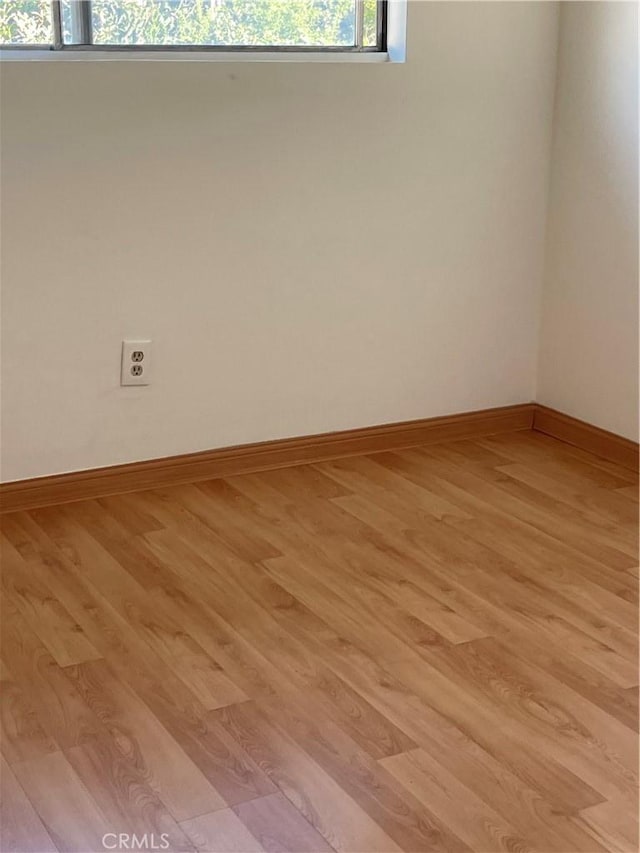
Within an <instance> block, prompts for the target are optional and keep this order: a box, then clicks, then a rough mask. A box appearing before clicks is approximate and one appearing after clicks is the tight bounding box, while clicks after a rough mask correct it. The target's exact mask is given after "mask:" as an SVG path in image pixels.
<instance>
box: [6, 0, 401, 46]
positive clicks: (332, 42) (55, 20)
mask: <svg viewBox="0 0 640 853" xmlns="http://www.w3.org/2000/svg"><path fill="white" fill-rule="evenodd" d="M386 7H387V3H386V0H53V2H50V0H0V44H1V45H2V47H3V48H7V47H8V48H17V47H19V48H23V49H24V48H37V47H39V48H41V49H42V48H48V49H50V50H60V51H79V50H102V51H108V50H113V49H118V50H133V51H135V50H140V49H144V50H147V51H148V50H224V51H232V50H233V51H235V50H240V51H242V50H245V51H251V50H254V51H255V50H262V51H269V50H274V51H275V50H296V51H344V52H349V51H356V52H363V51H374V52H375V51H378V52H381V51H385V50H386V12H387V8H386Z"/></svg>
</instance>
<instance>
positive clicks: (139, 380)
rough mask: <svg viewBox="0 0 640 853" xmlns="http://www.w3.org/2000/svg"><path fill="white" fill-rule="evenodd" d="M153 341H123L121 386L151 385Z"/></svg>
mask: <svg viewBox="0 0 640 853" xmlns="http://www.w3.org/2000/svg"><path fill="white" fill-rule="evenodd" d="M150 381H151V341H122V366H121V369H120V384H121V385H149V383H150Z"/></svg>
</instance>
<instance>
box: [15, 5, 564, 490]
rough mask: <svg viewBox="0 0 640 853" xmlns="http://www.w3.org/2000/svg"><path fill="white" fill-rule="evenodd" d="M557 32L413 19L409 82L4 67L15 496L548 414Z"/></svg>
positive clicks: (157, 68) (371, 74)
mask: <svg viewBox="0 0 640 853" xmlns="http://www.w3.org/2000/svg"><path fill="white" fill-rule="evenodd" d="M556 27H557V8H556V5H555V4H549V3H535V2H534V3H511V2H506V3H471V4H466V3H426V2H419V3H418V2H414V3H411V4H410V10H409V61H408V63H407V64H406V65H395V66H394V65H392V66H389V65H344V64H343V65H319V64H315V65H311V64H229V65H227V64H216V63H213V64H197V63H194V64H175V63H164V64H163V63H147V64H143V63H139V64H135V63H130V64H126V63H122V64H120V63H118V64H114V63H105V64H98V63H86V64H81V65H79V64H72V63H68V64H67V63H57V64H52V63H42V64H37V63H21V64H17V63H14V64H7V65H5V67H4V68H3V70H2V118H3V122H2V125H3V128H2V129H3V137H2V166H3V187H2V202H3V214H4V222H3V234H2V236H3V249H4V251H3V258H2V261H3V268H2V279H3V280H2V284H3V320H4V336H3V350H4V353H3V354H4V366H3V371H4V381H3V396H2V402H3V429H2V450H3V479H4V480H13V479H21V478H26V477H33V476H37V475H43V474H51V473H56V472H62V471H69V470H77V469H82V468H90V467H94V466H100V465H110V464H115V463H119V462H126V461H130V460H138V459H144V458H152V457H157V456H163V455H168V454H173V453H183V452H189V451H195V450H201V449H207V448H213V447H217V446H224V445H231V444H238V443H242V442H250V441H256V440H263V439H271V438H275V437H283V436H290V435H301V434H308V433H316V432H321V431H325V430H339V429H345V428H349V427H357V426H365V425H368V424H377V423H384V422H390V421H399V420H404V419H408V418H420V417H428V416H434V415H441V414H445V413H451V412H456V411H466V410H471V409H480V408H484V407H488V406H499V405H506V404H510V403H519V402H524V401H528V400H531V399H532V397H533V396H534V389H535V372H536V334H537V311H538V304H539V289H540V283H541V278H542V259H543V251H542V249H543V243H544V223H545V208H546V201H547V199H546V187H547V184H548V180H547V171H548V157H549V149H550V139H551V113H552V103H553V85H554V71H555V51H556ZM147 336H148V337H151V338H153V341H154V347H155V352H154V357H155V380H154V383H153V385H152V386H150V387H149V388H142V389H139V388H120V387H119V384H118V383H119V358H120V342H121V340H122V339H123V338H126V337H147Z"/></svg>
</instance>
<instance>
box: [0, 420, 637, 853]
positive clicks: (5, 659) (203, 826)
mask: <svg viewBox="0 0 640 853" xmlns="http://www.w3.org/2000/svg"><path fill="white" fill-rule="evenodd" d="M637 512H638V504H637V488H636V479H635V477H634V475H633V474H632V473H630V472H629V471H626V470H624V469H621V468H617V467H616V466H614V465H612V464H609V463H607V462H605V461H603V460H600V459H598V458H596V457H592V456H589V455H587V454H586V453H583V452H581V451H579V450H576V449H573V448H571V447H569V446H568V445H563V444H560V443H558V442H555V441H554V440H553V439H549V438H546V437H544V436H541V435H539V434H535V433H514V434H510V435H503V436H496V437H492V438H489V439H482V440H478V441H460V442H455V443H450V444H443V445H438V446H430V447H428V448H418V449H414V450H407V451H403V452H399V453H381V454H377V455H375V456H369V457H360V458H352V459H346V460H341V461H336V462H326V463H323V464H319V465H308V466H302V467H298V468H291V469H286V470H280V471H273V472H269V473H264V474H253V475H245V476H241V477H236V478H230V479H228V480H224V481H213V482H207V483H200V484H198V485H190V486H181V487H176V488H171V489H167V490H165V491H156V492H146V493H143V494H136V495H127V496H122V497H115V498H107V499H103V500H94V501H87V502H84V503H77V504H71V505H67V506H64V507H57V508H52V509H42V510H36V511H33V512H29V513H19V514H15V515H11V516H7V517H6V518H5V519H4V521H3V525H2V526H3V531H4V560H3V583H4V619H3V622H2V628H3V635H4V636H3V646H2V688H3V689H2V698H3V709H2V724H3V730H4V733H3V740H2V753H3V773H2V786H3V803H4V806H3V807H4V820H3V822H4V838H3V845H2V850H3V851H10V850H17V851H20V853H25V851H38V853H43V851H50V850H56V849H58V850H60V851H65V850H74V851H100V850H103V849H111V848H113V846H114V844H115V843H116V842H117V839H116V836H113V835H107V834H108V833H116V834H118V833H127V834H128V835H129V836H131V835H132V834H134V833H135V834H136V836H137V839H138V840H140V839H141V838H142V839H143V841H144V843H145V845H146V846H142V847H138V848H137V849H153V848H152V844H155V845H156V849H162V847H161V845H162V844H163V842H164V841H166V842H167V843H168V844H169V848H168V849H170V850H171V851H182V850H194V849H196V850H200V851H237V853H248V851H261V850H268V851H331V850H332V849H333V850H336V851H351V853H371V851H385V853H386V851H398V850H404V851H422V850H434V851H440V850H448V851H456V853H457V851H469V850H475V851H487V852H488V851H498V850H508V851H526V850H538V851H562V853H567V851H601V850H607V851H625V853H626V851H636V850H637V847H638V837H637V833H638V824H637V809H636V797H637V793H636V792H637V788H636V783H637V767H638V754H637V744H638V742H637V735H636V730H637V700H638V670H637V660H636V652H637V639H636V638H637V594H638V581H637V565H638V556H637ZM145 833H146V836H145ZM152 833H153V838H152V837H151V834H152ZM163 833H166V836H163V835H162V834H163ZM103 836H106V840H105V842H104V844H103V840H102V839H103ZM114 839H116V841H114ZM125 841H127V844H129V845H131V843H132V842H131V841H130V840H127V839H125ZM165 846H166V845H165ZM115 849H127V847H126V846H125V847H123V846H120V847H119V848H118V847H116V848H115ZM129 849H131V847H129Z"/></svg>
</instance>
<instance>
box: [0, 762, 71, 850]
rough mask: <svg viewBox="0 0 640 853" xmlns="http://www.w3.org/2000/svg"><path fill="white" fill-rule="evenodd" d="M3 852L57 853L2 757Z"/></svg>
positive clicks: (0, 827) (0, 842)
mask: <svg viewBox="0 0 640 853" xmlns="http://www.w3.org/2000/svg"><path fill="white" fill-rule="evenodd" d="M0 790H1V792H2V795H1V796H0V850H2V851H3V853H58V848H57V847H56V845H55V844H54V843H53V841H52V840H51V836H50V835H49V833H48V832H47V830H46V829H45V827H44V824H43V823H42V821H41V820H40V818H39V817H38V814H37V812H36V810H35V809H34V807H33V806H32V805H31V803H30V802H29V799H28V798H27V795H26V794H25V792H24V790H23V788H22V786H21V785H20V783H19V782H18V780H17V779H16V777H15V775H14V773H13V771H12V770H11V768H10V767H9V765H8V764H7V763H6V761H5V760H4V758H1V757H0Z"/></svg>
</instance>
